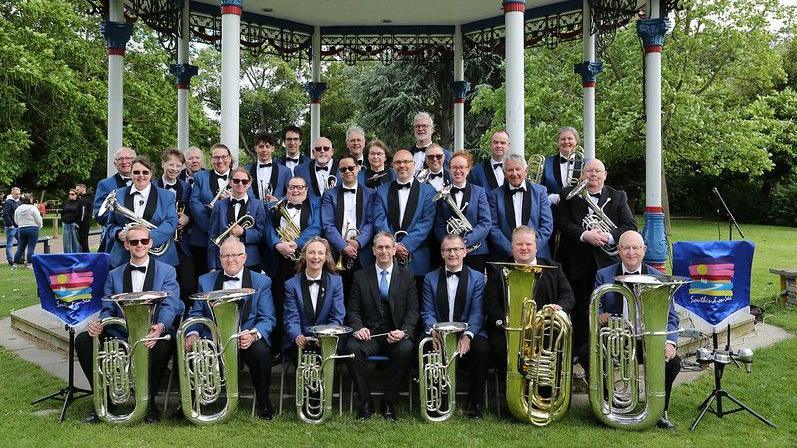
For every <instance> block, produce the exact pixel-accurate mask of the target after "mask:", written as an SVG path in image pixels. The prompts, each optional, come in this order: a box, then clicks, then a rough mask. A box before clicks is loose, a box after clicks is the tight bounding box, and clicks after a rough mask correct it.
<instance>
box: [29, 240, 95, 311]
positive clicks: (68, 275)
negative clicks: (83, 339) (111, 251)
mask: <svg viewBox="0 0 797 448" xmlns="http://www.w3.org/2000/svg"><path fill="white" fill-rule="evenodd" d="M109 265H110V257H109V256H108V254H105V253H100V254H45V255H35V256H34V257H33V270H34V273H35V275H36V284H37V286H38V291H39V301H40V303H41V307H42V309H43V310H45V311H48V312H50V313H52V314H53V315H55V317H57V318H59V319H60V320H62V321H63V322H64V323H65V324H68V325H72V326H74V325H78V324H80V323H81V322H83V321H84V320H86V319H87V318H88V317H89V316H91V315H92V314H94V313H96V312H97V311H99V310H100V308H102V296H103V287H104V285H105V278H106V277H107V276H108V269H109Z"/></svg>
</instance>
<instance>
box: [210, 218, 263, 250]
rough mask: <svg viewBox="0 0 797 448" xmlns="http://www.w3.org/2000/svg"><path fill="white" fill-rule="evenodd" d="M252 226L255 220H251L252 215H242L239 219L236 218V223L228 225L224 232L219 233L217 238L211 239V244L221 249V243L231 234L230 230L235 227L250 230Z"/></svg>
mask: <svg viewBox="0 0 797 448" xmlns="http://www.w3.org/2000/svg"><path fill="white" fill-rule="evenodd" d="M254 225H255V218H253V217H252V215H249V214H246V215H243V216H241V217H240V218H238V220H237V221H235V222H233V223H230V225H229V226H227V229H226V230H224V232H221V233H220V234H219V236H217V237H216V238H213V244H215V245H216V246H218V247H221V243H223V242H224V240H225V239H227V237H228V236H230V234H231V233H232V229H233V227H235V226H240V227H241V228H242V229H244V230H246V229H250V228H252V227H253V226H254Z"/></svg>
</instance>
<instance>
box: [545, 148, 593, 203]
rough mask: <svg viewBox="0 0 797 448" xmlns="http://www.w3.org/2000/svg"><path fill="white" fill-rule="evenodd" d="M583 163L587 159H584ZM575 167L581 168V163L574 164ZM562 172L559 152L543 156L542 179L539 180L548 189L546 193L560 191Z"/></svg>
mask: <svg viewBox="0 0 797 448" xmlns="http://www.w3.org/2000/svg"><path fill="white" fill-rule="evenodd" d="M583 162H584V163H586V162H589V160H584V161H583ZM575 169H577V170H580V169H581V163H576V164H575ZM562 182H564V181H563V180H562V173H561V171H560V170H559V153H558V152H557V153H556V154H555V155H552V156H548V157H546V158H545V163H544V164H543V170H542V181H541V182H540V183H541V184H542V186H544V187H545V188H546V189H547V190H548V194H559V193H561V192H562Z"/></svg>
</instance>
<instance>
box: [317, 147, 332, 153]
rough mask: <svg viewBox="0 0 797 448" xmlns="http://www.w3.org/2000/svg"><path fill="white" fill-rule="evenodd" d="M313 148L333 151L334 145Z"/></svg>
mask: <svg viewBox="0 0 797 448" xmlns="http://www.w3.org/2000/svg"><path fill="white" fill-rule="evenodd" d="M313 149H315V150H316V151H324V152H326V151H332V147H331V146H316V147H315V148H313Z"/></svg>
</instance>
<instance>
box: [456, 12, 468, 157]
mask: <svg viewBox="0 0 797 448" xmlns="http://www.w3.org/2000/svg"><path fill="white" fill-rule="evenodd" d="M467 93H468V92H467V88H466V84H465V61H464V59H463V58H462V26H460V25H456V27H455V28H454V151H459V150H460V149H465V95H466V94H467Z"/></svg>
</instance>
